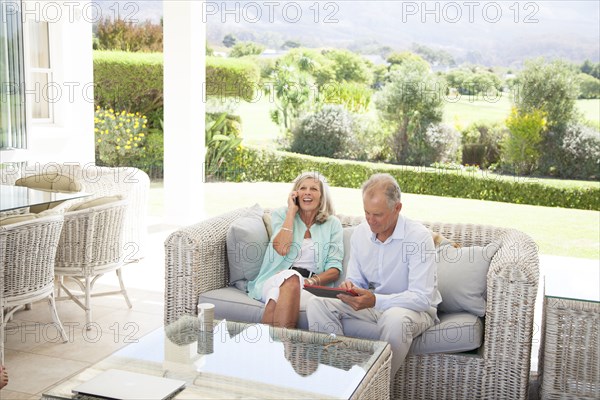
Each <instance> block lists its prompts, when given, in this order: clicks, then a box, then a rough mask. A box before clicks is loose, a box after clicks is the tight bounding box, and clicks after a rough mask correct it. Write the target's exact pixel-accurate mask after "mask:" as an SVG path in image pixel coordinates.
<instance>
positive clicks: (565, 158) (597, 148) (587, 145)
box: [558, 124, 600, 179]
mask: <svg viewBox="0 0 600 400" xmlns="http://www.w3.org/2000/svg"><path fill="white" fill-rule="evenodd" d="M561 149H562V154H561V157H560V158H559V160H558V169H559V171H558V175H559V176H561V177H563V178H580V179H598V178H599V177H600V132H598V131H597V130H595V129H592V128H589V127H587V126H584V125H578V124H571V125H569V126H568V127H567V130H566V132H565V135H564V137H563V142H562V146H561Z"/></svg>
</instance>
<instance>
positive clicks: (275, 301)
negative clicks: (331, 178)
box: [248, 172, 344, 328]
mask: <svg viewBox="0 0 600 400" xmlns="http://www.w3.org/2000/svg"><path fill="white" fill-rule="evenodd" d="M333 212H334V211H333V205H332V203H331V196H330V195H329V186H328V185H327V182H326V181H325V178H324V177H323V176H322V175H321V174H319V173H317V172H304V173H302V174H300V176H298V177H297V178H296V179H295V180H294V185H293V189H292V191H291V192H290V194H289V196H288V199H287V207H283V208H280V209H277V210H274V211H273V212H272V215H271V218H272V227H273V237H272V239H271V242H270V243H269V247H268V249H267V252H266V254H265V258H264V260H263V263H262V266H261V269H260V272H259V274H258V276H257V277H256V279H254V280H253V281H250V282H248V295H249V296H250V297H252V298H255V299H257V300H260V301H261V302H263V303H265V309H264V312H263V316H262V321H261V322H262V323H265V324H269V325H274V326H281V327H286V328H295V327H296V325H297V323H298V316H299V313H300V305H301V304H304V303H305V302H306V301H307V300H308V298H309V297H310V296H312V295H311V294H310V293H308V292H307V291H305V290H302V288H303V287H304V285H305V284H311V285H321V286H324V285H329V284H330V283H332V282H334V281H335V280H337V278H338V277H339V276H340V271H341V269H342V259H343V257H344V250H343V239H342V238H343V233H342V224H341V223H340V221H339V220H338V219H337V218H336V217H334V216H333Z"/></svg>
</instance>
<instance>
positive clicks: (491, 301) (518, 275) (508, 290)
mask: <svg viewBox="0 0 600 400" xmlns="http://www.w3.org/2000/svg"><path fill="white" fill-rule="evenodd" d="M249 210H250V209H249V208H243V209H238V210H235V211H232V212H229V213H226V214H223V215H220V216H218V217H215V218H212V219H209V220H206V221H203V222H200V223H198V224H196V225H192V226H188V227H185V228H182V229H180V230H178V231H176V232H174V233H172V234H171V235H170V236H169V237H168V238H167V240H166V241H165V324H168V323H170V322H173V321H175V320H176V319H177V318H179V317H180V316H182V315H185V314H188V315H193V314H195V313H196V305H197V304H198V302H199V301H211V300H212V299H215V296H223V293H225V292H226V291H228V293H230V292H231V289H232V287H231V286H230V282H229V267H228V255H227V251H228V249H227V245H226V235H227V231H228V229H229V227H230V226H231V225H232V223H234V222H235V221H236V220H238V219H240V218H243V217H245V216H247V215H248V213H249V212H250V211H249ZM338 217H339V218H340V220H341V221H342V225H343V226H344V227H345V228H346V227H352V226H355V225H357V224H359V223H360V222H361V221H362V218H360V217H350V216H338ZM424 224H425V225H426V226H427V227H428V228H429V229H431V230H432V231H434V232H439V233H441V234H442V235H443V236H445V237H446V238H448V239H450V240H452V241H456V242H459V243H461V245H462V246H475V245H486V244H489V243H491V242H492V241H494V242H495V243H498V244H499V248H498V250H497V252H496V253H495V255H494V256H493V258H492V260H491V263H490V266H489V270H488V273H487V306H486V309H485V318H483V321H482V329H483V332H482V343H481V345H480V346H479V347H478V348H477V349H475V350H473V351H469V352H458V353H456V352H452V353H451V352H434V353H430V352H421V351H413V348H412V347H411V352H410V353H409V355H408V356H407V358H406V361H405V364H404V365H403V366H402V367H401V368H400V370H399V371H398V372H397V374H396V376H395V377H392V398H395V399H396V398H397V399H446V398H452V399H525V398H527V397H528V384H529V371H530V359H531V338H532V335H533V314H534V304H535V298H536V294H537V286H538V279H539V270H538V269H539V268H538V264H539V262H538V254H537V248H536V245H535V243H534V242H533V241H532V240H531V238H530V237H528V236H527V235H526V234H524V233H522V232H519V231H516V230H512V229H505V228H497V227H492V226H484V225H472V224H443V223H427V222H424ZM233 290H237V289H233ZM211 295H212V297H211ZM246 297H247V296H246ZM238 299H240V301H242V302H244V303H245V300H241V297H239V298H238ZM231 302H232V303H233V302H234V300H231ZM233 305H234V306H236V304H233ZM242 306H247V304H246V303H245V304H242ZM219 308H222V307H217V310H219ZM238 315H239V314H238ZM216 316H217V317H219V315H218V313H216ZM221 317H225V316H223V315H221ZM229 319H232V317H231V316H230V317H229ZM237 319H243V321H244V322H256V315H252V313H247V314H246V317H245V318H237ZM299 325H300V328H302V324H301V323H300V324H299ZM345 332H346V334H348V332H347V331H346V330H345ZM424 335H425V334H424ZM413 345H414V343H413Z"/></svg>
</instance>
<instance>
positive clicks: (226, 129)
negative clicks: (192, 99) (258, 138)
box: [204, 113, 242, 180]
mask: <svg viewBox="0 0 600 400" xmlns="http://www.w3.org/2000/svg"><path fill="white" fill-rule="evenodd" d="M227 116H228V114H227V113H222V114H220V115H218V116H216V117H215V116H214V115H210V114H207V115H206V128H205V129H206V132H205V144H206V157H205V159H204V165H205V178H206V179H207V180H212V179H216V177H217V175H218V173H219V171H220V170H221V169H222V168H221V167H222V164H223V162H224V161H225V160H226V158H227V157H228V156H229V153H232V152H234V151H235V150H236V148H237V147H238V146H239V145H240V144H241V142H242V139H240V138H239V131H240V129H239V122H238V121H236V120H235V119H234V118H227ZM230 127H231V128H230Z"/></svg>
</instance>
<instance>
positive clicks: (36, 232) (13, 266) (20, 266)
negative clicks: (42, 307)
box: [0, 213, 68, 363]
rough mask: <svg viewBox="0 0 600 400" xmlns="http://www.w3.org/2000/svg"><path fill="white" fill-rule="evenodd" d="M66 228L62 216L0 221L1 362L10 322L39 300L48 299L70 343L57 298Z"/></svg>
mask: <svg viewBox="0 0 600 400" xmlns="http://www.w3.org/2000/svg"><path fill="white" fill-rule="evenodd" d="M62 226H63V216H62V214H59V213H52V214H46V215H43V214H42V215H33V214H25V215H15V216H10V217H6V218H2V219H0V245H1V247H0V269H1V271H0V272H1V274H0V276H1V278H2V280H1V281H0V293H1V296H0V324H1V326H0V353H1V356H0V359H1V360H0V363H3V361H4V329H5V327H6V323H7V322H8V321H9V320H10V319H11V318H12V316H13V314H14V313H15V312H17V311H19V310H21V309H22V308H23V307H25V306H27V305H29V304H31V303H33V302H36V301H38V300H42V299H48V303H49V306H50V313H51V315H52V320H53V322H54V324H55V325H56V328H57V329H58V331H59V333H60V336H61V337H62V339H63V341H64V342H66V341H67V340H68V337H67V334H66V332H65V330H64V328H63V326H62V323H61V322H60V319H59V317H58V313H57V311H56V303H55V298H54V260H55V256H56V248H57V244H58V240H59V238H60V234H61V230H62Z"/></svg>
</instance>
